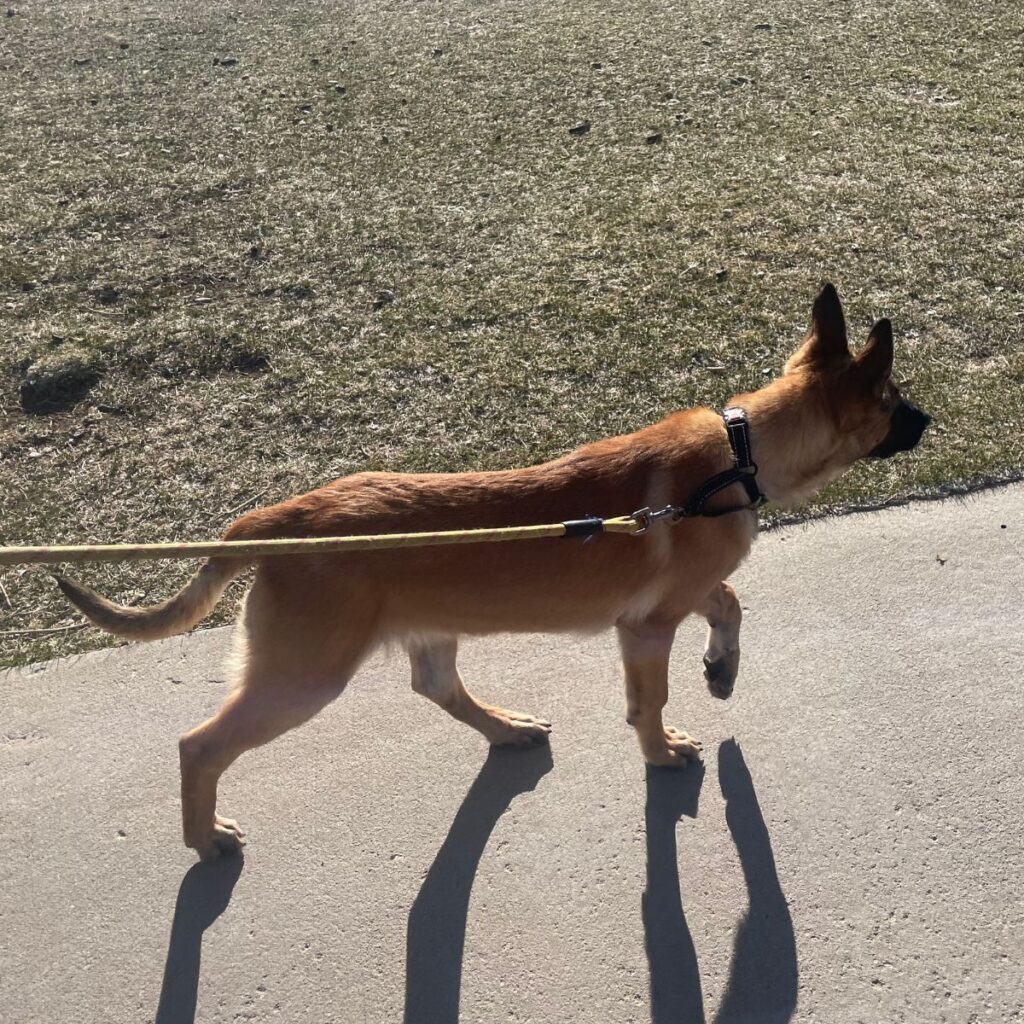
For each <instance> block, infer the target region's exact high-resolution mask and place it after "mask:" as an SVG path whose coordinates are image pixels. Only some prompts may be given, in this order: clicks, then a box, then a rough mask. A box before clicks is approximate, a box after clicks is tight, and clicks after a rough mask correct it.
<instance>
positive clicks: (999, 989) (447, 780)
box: [0, 486, 1024, 1024]
mask: <svg viewBox="0 0 1024 1024" xmlns="http://www.w3.org/2000/svg"><path fill="white" fill-rule="evenodd" d="M1022 569H1024V487H1021V486H1015V487H1007V488H1003V489H1000V490H997V491H991V492H988V493H986V494H983V495H981V496H979V497H976V498H974V499H971V500H969V501H966V502H945V503H942V504H919V505H914V506H910V507H907V508H903V509H898V510H890V511H887V512H883V513H873V514H864V515H859V516H852V517H849V518H844V519H839V520H833V521H827V522H820V523H816V524H813V525H810V526H807V527H799V528H791V529H787V530H785V531H782V532H779V533H773V534H769V535H766V536H764V537H762V538H761V539H760V540H759V541H758V543H757V544H756V545H755V547H754V551H753V553H752V555H751V559H750V561H749V563H748V564H747V565H746V566H744V567H743V569H742V570H741V571H740V572H739V573H738V574H737V576H736V578H735V583H736V586H737V589H738V591H739V593H740V597H741V600H742V603H743V605H744V607H745V608H746V609H747V611H746V621H745V624H744V636H743V650H744V661H743V665H742V667H741V671H740V678H739V683H738V685H737V691H736V695H735V696H734V698H733V699H732V700H731V701H730V702H729V703H727V704H723V703H720V702H718V701H715V700H713V699H712V698H711V697H709V696H708V695H707V693H706V692H705V690H704V687H703V683H702V681H701V651H702V646H703V641H702V636H701V632H702V631H701V630H700V629H699V628H698V625H697V624H696V623H693V624H687V625H686V626H685V627H684V628H683V629H682V630H681V631H680V636H679V640H678V642H677V646H676V655H675V661H674V677H675V681H674V684H673V690H672V694H671V697H670V701H669V709H668V713H667V715H666V721H667V722H669V723H670V724H674V725H677V726H680V727H684V728H686V729H688V730H690V731H691V732H693V733H695V734H696V735H698V736H699V737H700V738H701V739H703V741H704V744H705V750H706V752H707V758H706V761H707V763H706V771H703V772H702V771H699V770H697V769H691V770H687V771H684V772H680V773H672V772H663V771H649V772H645V770H644V767H643V764H642V762H641V760H640V757H639V752H638V749H637V746H636V743H635V741H634V739H633V737H632V735H631V730H630V729H629V728H628V727H627V726H626V724H625V722H624V720H623V697H622V692H621V684H620V679H619V671H620V670H619V666H618V662H617V657H616V649H615V644H614V639H613V637H611V636H610V635H608V636H599V637H592V638H575V637H572V638H557V637H511V638H500V639H497V640H492V641H480V642H477V643H473V644H471V645H469V646H468V647H467V649H466V653H465V656H464V658H463V671H464V675H465V677H466V679H467V682H468V685H469V686H470V688H471V689H474V690H476V691H477V692H479V693H480V694H481V695H482V696H484V697H485V698H488V699H491V700H493V701H494V702H496V703H503V704H507V705H508V706H511V707H514V708H518V709H521V710H526V711H532V712H537V713H543V714H544V715H546V716H548V717H550V718H551V719H552V721H553V722H554V724H555V732H554V737H553V742H552V745H551V749H550V750H548V749H540V750H534V751H530V752H525V753H517V752H504V751H495V752H492V753H490V754H488V752H487V749H486V747H485V746H484V745H483V743H482V741H481V740H480V738H479V737H478V736H477V735H476V734H474V733H472V732H471V731H470V730H469V729H467V728H466V727H464V726H461V725H459V724H458V723H456V722H454V721H452V720H451V719H449V718H448V717H447V716H445V715H444V714H443V713H441V712H440V711H438V710H437V709H436V708H434V707H433V706H432V705H430V704H428V703H427V702H426V701H425V700H423V699H422V698H420V697H417V696H416V695H414V694H413V693H412V692H411V690H410V688H409V683H408V668H407V665H406V663H405V660H404V658H403V657H401V656H399V655H392V656H384V655H381V656H378V657H376V658H375V659H374V660H373V661H372V662H371V663H370V664H369V665H368V666H367V667H366V668H365V670H364V671H363V672H362V673H361V675H360V676H359V677H357V679H356V680H355V681H354V682H353V684H352V685H351V686H350V688H349V690H348V691H347V692H346V693H345V695H344V696H343V697H342V698H341V699H340V700H339V701H338V702H337V703H336V704H335V705H334V706H332V707H331V708H329V709H328V711H327V712H325V713H324V714H323V715H321V716H320V717H319V718H318V719H316V720H315V721H314V722H313V723H311V724H310V725H308V726H306V727H305V728H303V729H301V730H299V731H298V732H296V733H292V734H290V735H288V736H287V737H285V738H283V739H281V740H279V741H277V742H276V743H274V744H272V745H271V746H269V747H267V748H265V749H263V750H260V751H257V752H255V753H253V754H250V755H247V756H246V757H244V758H243V759H242V760H241V761H240V762H239V763H238V764H236V765H235V766H234V768H233V769H231V770H230V771H229V772H228V774H227V776H226V777H225V780H224V783H223V785H222V787H221V808H220V809H221V811H222V813H225V814H228V815H230V816H236V817H238V818H239V819H240V820H241V822H242V825H243V827H244V828H245V829H246V830H247V832H248V834H249V846H248V847H247V848H246V855H245V858H244V861H242V860H241V859H237V858H236V859H231V860H228V861H224V862H221V863H219V864H217V865H212V866H197V865H195V864H194V862H193V857H192V854H191V852H190V851H187V850H186V849H185V848H184V847H183V846H182V845H181V839H180V833H179V820H178V819H179V806H178V791H177V787H178V771H177V749H176V739H177V736H178V734H179V733H181V732H183V731H184V730H185V729H187V728H189V727H190V726H192V725H194V724H195V723H197V722H199V721H200V720H202V719H203V718H204V717H206V716H207V715H208V714H209V713H210V712H212V711H213V710H214V708H215V707H216V706H217V705H218V704H219V702H220V700H221V698H222V697H223V695H224V692H225V689H226V683H225V681H224V676H223V670H222V658H223V655H224V653H225V650H226V647H227V643H228V633H227V632H226V631H221V630H216V631H208V632H203V633H199V634H195V635H193V636H190V637H186V638H182V639H174V640H170V641H165V642H161V643H157V644H153V645H149V646H134V647H128V648H124V649H122V650H118V651H115V652H111V653H104V654H98V655H89V656H85V657H81V658H77V659H74V660H71V661H66V662H59V663H55V664H51V665H47V666H43V667H40V668H38V669H35V670H32V669H30V670H26V671H22V672H19V673H13V674H8V675H5V676H0V778H2V780H3V787H2V793H0V1019H2V1020H3V1021H4V1022H5V1024H28V1022H33V1024H34V1022H46V1024H53V1022H58V1021H60V1022H62V1024H71V1022H79V1021H80V1022H89V1024H97V1022H122V1021H124V1022H139V1021H149V1020H153V1019H156V1020H158V1021H160V1022H161V1024H169V1022H190V1021H193V1020H200V1021H264V1020H280V1021H295V1022H327V1021H337V1022H359V1021H367V1022H392V1021H399V1020H402V1019H403V1016H404V1020H405V1021H407V1022H420V1024H451V1022H455V1021H456V1020H459V1019H461V1020H463V1021H467V1022H469V1021H472V1022H476V1021H481V1022H491V1021H494V1022H498V1021H518V1022H535V1024H554V1022H566V1024H568V1022H573V1024H576V1022H583V1021H586V1022H608V1024H612V1022H615V1024H618V1022H626V1021H649V1020H651V1021H654V1022H655V1024H668V1022H673V1024H689V1022H697V1021H704V1020H707V1021H716V1022H721V1024H725V1022H739V1021H758V1022H761V1021H770V1022H777V1024H782V1022H785V1021H789V1020H795V1021H820V1022H823V1024H825V1022H828V1024H835V1022H844V1021H865V1022H871V1024H877V1022H882V1021H911V1022H923V1021H928V1022H933V1021H951V1022H952V1021H957V1022H961V1024H964V1022H970V1021H1000V1022H1004V1021H1020V1020H1024V903H1022V899H1021V880H1022V878H1024V741H1022V737H1021V731H1020V722H1021V713H1022V710H1024V684H1022V679H1021V671H1022V666H1024V640H1022V634H1024V613H1022V610H1021V606H1022V600H1024V582H1022V580H1024V576H1022Z"/></svg>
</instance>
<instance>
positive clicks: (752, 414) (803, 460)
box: [730, 375, 847, 508]
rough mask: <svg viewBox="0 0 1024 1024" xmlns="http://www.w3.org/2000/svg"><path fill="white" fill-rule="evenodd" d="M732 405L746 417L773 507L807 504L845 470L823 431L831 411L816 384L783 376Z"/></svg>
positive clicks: (760, 477) (761, 477) (760, 481)
mask: <svg viewBox="0 0 1024 1024" xmlns="http://www.w3.org/2000/svg"><path fill="white" fill-rule="evenodd" d="M730 404H733V405H738V406H740V407H741V408H743V409H745V410H746V412H747V419H748V421H749V423H750V445H751V454H752V456H753V460H754V462H755V463H757V482H758V485H759V486H760V488H761V490H762V491H763V492H764V494H765V495H766V496H767V497H768V500H769V501H770V502H771V503H772V504H773V505H777V506H780V507H783V508H786V507H790V506H792V505H797V504H799V503H800V502H802V501H806V500H807V499H808V498H810V497H812V496H813V495H814V494H816V493H817V492H818V491H820V490H821V488H822V487H824V486H825V485H826V484H827V483H829V482H830V481H831V480H834V479H835V478H836V477H837V476H839V475H840V474H841V473H842V472H843V470H844V469H846V468H847V466H846V464H845V463H843V462H842V461H840V460H838V459H837V448H836V444H835V441H834V439H833V438H832V437H831V436H830V432H829V431H827V430H822V429H820V424H821V422H822V417H823V416H826V417H827V416H828V411H827V409H826V408H825V399H824V396H823V394H822V393H821V391H820V389H819V388H817V387H815V385H814V384H813V382H810V381H807V380H806V379H803V378H800V377H797V376H796V375H790V376H786V377H780V378H779V379H778V380H775V381H773V382H772V383H771V384H769V385H768V386H767V387H764V388H762V389H761V390H760V391H755V392H752V393H751V394H748V395H738V396H737V397H736V398H734V399H733V400H732V402H731V403H730Z"/></svg>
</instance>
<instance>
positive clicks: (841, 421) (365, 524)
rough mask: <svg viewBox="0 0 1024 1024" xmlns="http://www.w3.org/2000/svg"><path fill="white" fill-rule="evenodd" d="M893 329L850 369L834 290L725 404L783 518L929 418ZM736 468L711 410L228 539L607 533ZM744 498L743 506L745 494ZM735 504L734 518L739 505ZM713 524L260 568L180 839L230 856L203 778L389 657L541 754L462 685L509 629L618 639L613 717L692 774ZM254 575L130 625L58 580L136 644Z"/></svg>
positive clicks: (193, 587)
mask: <svg viewBox="0 0 1024 1024" xmlns="http://www.w3.org/2000/svg"><path fill="white" fill-rule="evenodd" d="M892 360H893V344H892V328H891V325H890V324H889V321H888V320H880V321H879V322H878V323H877V324H875V326H874V328H873V329H872V331H871V334H870V336H869V338H868V341H867V344H866V346H865V347H864V349H863V350H862V351H861V352H860V353H859V354H857V355H853V354H852V353H851V352H850V350H849V348H848V346H847V340H846V326H845V323H844V319H843V311H842V307H841V306H840V303H839V298H838V296H837V295H836V291H835V289H834V288H833V287H832V286H831V285H827V286H826V287H825V288H824V290H823V291H822V292H821V294H820V295H819V296H818V298H817V300H816V301H815V303H814V309H813V312H812V319H811V328H810V333H809V334H808V336H807V338H806V340H805V341H804V342H803V344H802V345H801V346H800V348H799V349H798V350H797V352H796V353H795V355H793V357H792V358H791V359H790V360H789V362H788V363H787V365H786V369H785V373H784V375H783V376H782V377H780V378H779V379H778V380H776V381H773V382H772V383H770V384H769V385H768V386H767V387H764V388H762V389H761V390H760V391H756V392H753V393H751V394H746V395H739V396H737V397H736V398H734V399H733V401H732V403H731V405H732V406H738V407H740V408H742V409H743V410H745V411H746V414H747V419H748V422H749V435H748V437H749V442H750V447H751V453H752V457H753V461H754V462H755V463H756V466H757V471H756V472H757V477H756V479H757V481H758V484H759V486H760V488H761V490H762V492H763V493H764V494H765V495H766V496H767V498H768V499H770V500H771V501H772V502H773V503H775V504H776V505H789V504H792V503H794V502H798V501H800V500H802V499H805V498H807V497H808V496H810V495H811V494H813V493H814V492H815V491H817V490H818V489H819V488H820V487H822V486H823V485H824V484H825V483H827V482H828V481H830V480H832V479H834V478H835V477H836V476H838V475H839V474H840V473H842V472H843V471H844V470H845V469H847V468H848V467H849V466H851V465H852V464H853V463H854V462H856V461H857V460H858V459H860V458H863V457H865V456H868V455H875V456H880V457H885V456H888V455H892V454H894V453H895V452H897V451H903V450H908V449H910V448H913V447H914V445H916V444H917V442H918V440H919V439H920V437H921V434H922V433H923V431H924V428H925V427H926V426H927V424H928V422H929V418H928V417H927V416H926V415H925V414H924V413H923V412H921V411H920V410H918V409H915V408H914V407H913V406H912V405H910V404H909V403H908V402H906V401H903V400H901V398H900V396H899V394H898V392H897V390H896V387H895V386H894V385H893V383H892V381H891V380H890V373H891V369H892ZM734 464H735V452H734V449H733V447H732V445H731V442H730V438H729V436H728V435H727V431H726V428H725V426H724V424H723V418H722V416H721V415H720V414H719V413H716V412H714V411H712V410H710V409H705V408H698V409H691V410H689V411H686V412H679V413H675V414H674V415H671V416H669V417H668V418H667V419H664V420H662V421H661V422H660V423H656V424H655V425H654V426H651V427H647V428H645V429H643V430H640V431H638V432H637V433H635V434H629V435H626V436H624V437H615V438H610V439H608V440H605V441H598V442H596V443H594V444H589V445H586V446H585V447H583V448H580V449H578V450H577V451H574V452H571V453H570V454H568V455H565V456H563V457H562V458H560V459H556V460H554V461H553V462H548V463H545V464H543V465H540V466H532V467H530V468H528V469H516V470H508V471H505V472H492V473H453V474H443V475H442V474H437V475H405V474H388V473H361V474H358V475H356V476H351V477H346V478H344V479H342V480H337V481H335V482H334V483H332V484H329V485H328V486H326V487H322V488H320V489H319V490H316V491H312V492H311V493H309V494H304V495H301V496H299V497H296V498H292V499H291V500H289V501H286V502H283V503H282V504H280V505H274V506H272V507H270V508H264V509H257V510H255V511H253V512H250V513H248V514H246V515H244V516H242V517H241V518H240V519H238V520H236V521H235V522H234V523H233V524H232V525H231V527H230V528H229V529H228V531H227V532H226V534H225V535H224V536H225V538H226V539H228V540H241V539H262V538H272V537H309V536H341V535H353V534H367V533H392V532H394V533H399V532H414V531H426V530H457V529H463V528H473V527H501V526H515V525H529V524H535V523H549V522H557V521H562V520H569V519H577V518H579V517H580V516H581V515H596V516H602V517H612V516H621V515H624V514H628V513H630V512H631V511H633V510H635V509H639V508H641V507H642V506H650V507H651V508H654V509H660V508H662V507H663V506H666V505H669V504H672V503H680V504H682V503H684V502H686V501H687V499H689V498H690V497H692V496H693V494H694V493H695V492H697V491H698V490H699V489H700V488H701V486H702V484H703V483H704V482H705V481H706V480H708V479H709V478H711V477H713V476H715V475H716V474H718V473H720V472H722V471H723V470H727V469H729V468H730V467H732V466H733V465H734ZM755 493H756V492H755ZM740 506H745V507H744V508H742V509H740V508H739V507H740ZM728 509H734V511H731V512H728V511H727V512H726V514H722V515H718V516H714V515H711V514H705V515H701V516H697V517H694V518H687V519H683V520H681V521H679V522H676V523H672V522H668V521H661V522H656V523H654V524H652V526H651V528H650V530H649V531H648V532H647V533H646V534H644V535H643V536H640V537H633V536H628V535H621V534H620V535H600V536H595V537H593V538H592V539H591V540H590V541H589V542H587V543H584V542H583V541H581V540H550V539H548V540H531V541H523V542H517V543H514V544H500V543H499V544H479V545H470V546H460V547H449V548H437V547H434V548H417V549H405V550H393V551H381V552H351V553H345V554H326V555H325V554H321V555H315V556H314V555H310V556H286V557H280V558H268V559H264V560H262V561H259V562H258V564H257V571H256V580H255V583H254V584H253V587H252V589H251V590H250V591H249V594H248V597H247V600H246V602H245V606H244V611H243V614H242V621H241V629H240V630H239V638H240V639H239V645H238V682H237V686H236V687H235V689H234V691H233V692H232V693H231V695H230V696H229V697H228V698H227V700H226V701H225V703H224V705H223V707H221V709H220V710H219V711H218V712H217V714H216V715H214V716H213V717H212V718H211V719H210V720H209V721H207V722H204V723H203V724H202V725H200V726H199V727H198V728H196V729H193V730H192V731H191V732H189V733H187V734H186V735H185V736H183V737H182V739H181V743H180V752H181V788H182V815H183V819H184V834H185V842H186V844H187V845H188V846H191V847H193V848H194V849H195V850H196V851H198V853H199V855H200V856H202V857H209V856H215V855H216V854H217V853H218V852H219V851H220V850H232V849H236V848H237V847H238V846H239V845H240V844H241V838H242V833H241V832H240V831H239V828H238V825H237V824H236V823H235V822H233V821H230V820H228V819H226V818H222V817H220V816H219V815H218V814H217V813H216V797H217V781H218V779H219V778H220V775H221V774H222V773H223V772H224V770H225V769H226V768H227V767H228V765H230V764H231V763H232V762H233V761H234V760H235V758H237V757H238V756H239V755H240V754H241V753H243V752H244V751H246V750H249V749H251V748H253V747H257V746H259V745H260V744H263V743H268V742H269V741H270V740H272V739H273V738H274V737H275V736H279V735H281V733H283V732H285V731H286V730H287V729H291V728H293V727H295V726H297V725H299V724H301V723H302V722H305V721H307V720H308V719H309V718H311V717H312V716H313V715H315V714H316V713H317V712H318V711H319V710H320V709H321V708H323V707H324V706H325V705H326V704H327V703H328V702H330V701H331V700H333V699H334V698H335V697H337V696H338V694H340V693H341V691H342V690H343V689H344V687H345V684H346V683H347V682H348V680H349V679H350V678H351V677H352V675H353V673H354V672H355V671H356V669H357V668H358V666H359V664H360V662H361V661H362V660H363V659H364V658H365V657H366V656H367V654H368V653H369V652H370V651H372V650H373V649H374V648H375V647H377V646H378V645H379V644H381V643H382V642H385V641H389V640H391V641H395V640H397V641H399V642H401V643H403V644H404V645H405V647H406V648H407V650H408V652H409V658H410V660H411V662H412V685H413V689H414V690H416V692H417V693H422V694H423V695H424V696H426V697H429V698H430V699H431V700H432V701H434V702H435V703H437V704H439V705H440V706H441V707H442V708H444V709H445V710H446V711H447V712H448V713H449V714H451V715H454V716H455V717H456V718H458V719H460V720H461V721H463V722H466V723H467V724H469V725H471V726H473V727H474V728H475V729H478V730H479V731H480V732H481V733H483V735H484V736H485V737H486V738H487V740H488V741H489V742H491V743H494V744H515V745H526V744H531V743H535V742H539V741H543V740H545V738H546V736H547V734H548V732H549V731H550V728H551V727H550V724H549V723H548V722H546V721H544V720H543V719H541V718H535V717H533V716H532V715H525V714H520V713H518V712H514V711H506V710H504V709H503V708H498V707H493V706H491V705H489V704H486V703H484V702H483V701H480V700H478V699H477V698H476V697H474V696H473V695H472V694H471V693H470V692H469V691H468V690H467V689H466V688H465V686H464V685H463V682H462V679H461V678H460V677H459V672H458V669H457V668H456V664H455V654H456V647H457V643H458V636H459V634H462V633H470V634H482V633H495V632H506V631H523V632H530V631H546V632H558V631H574V630H585V631H596V630H602V629H607V628H609V627H611V626H615V628H616V629H617V630H618V634H619V641H620V644H621V648H622V659H623V663H624V667H625V680H626V718H627V721H629V722H630V723H631V724H632V725H633V726H634V728H635V729H636V731H637V735H638V737H639V740H640V747H641V749H642V750H643V754H644V757H645V758H646V759H647V760H648V761H649V762H650V763H652V764H656V765H677V764H681V763H683V762H684V761H685V760H686V759H688V758H698V757H699V756H700V750H701V746H700V743H699V742H697V741H696V740H695V739H693V738H692V737H690V736H688V735H687V734H686V733H685V732H683V731H681V730H678V729H674V728H671V727H666V726H665V725H664V724H663V723H662V719H661V711H662V708H663V707H664V705H665V701H666V698H667V695H668V661H669V651H670V649H671V647H672V640H673V636H674V634H675V630H676V626H677V625H678V624H679V622H680V621H681V620H682V619H683V618H685V617H686V616H687V615H689V614H691V613H693V612H696V613H698V614H700V615H702V616H704V617H705V618H706V619H707V621H708V625H709V626H710V632H709V635H708V642H707V650H706V652H705V656H704V663H705V666H706V673H705V675H706V677H707V679H708V685H709V688H710V690H711V692H712V693H713V694H714V695H715V696H718V697H727V696H729V694H730V693H731V692H732V687H733V683H734V681H735V679H736V672H737V668H738V666H739V627H740V606H739V603H738V602H737V600H736V595H735V593H734V592H733V590H732V588H731V587H729V586H728V585H727V584H726V583H723V582H722V581H723V580H724V579H725V578H726V577H727V576H728V575H729V574H730V573H731V572H733V570H734V569H735V568H736V567H737V566H738V565H739V563H740V561H741V560H742V559H743V558H744V556H745V555H746V554H747V551H748V550H749V548H750V545H751V542H752V541H753V539H754V536H755V535H756V533H757V514H756V512H755V511H754V510H753V509H752V508H751V507H750V502H749V498H748V494H747V492H746V490H745V488H744V487H742V486H740V484H739V483H736V484H732V485H731V486H729V487H727V488H726V489H724V490H722V491H721V492H719V493H718V494H716V495H714V496H713V497H711V498H710V499H709V501H708V503H707V506H706V513H714V512H716V511H718V512H720V511H722V510H728ZM246 568H247V563H246V561H244V560H241V559H231V558H214V559H211V560H210V561H209V562H207V563H206V565H204V566H203V568H202V569H200V571H199V572H198V573H197V574H196V576H195V577H194V578H193V579H192V581H191V582H190V583H189V584H188V585H187V586H186V587H185V589H184V590H182V591H181V592H180V593H179V594H178V595H177V596H176V597H173V598H171V599H170V600H169V601H167V602H165V603H164V604H162V605H159V606H157V607H154V608H146V609H139V608H123V607H119V606H117V605H114V604H112V603H110V602H109V601H107V600H105V599H104V598H102V597H100V596H99V595H97V594H95V593H94V592H93V591H90V590H88V589H87V588H85V587H82V586H80V585H78V584H76V583H72V582H71V581H69V580H60V581H59V582H60V584H61V587H62V589H63V590H64V593H65V594H66V595H67V596H68V597H69V598H70V599H71V601H73V602H74V603H75V604H76V605H77V606H78V607H79V608H80V609H81V610H82V611H83V612H84V613H85V614H86V615H87V616H88V617H89V618H90V619H91V620H92V621H93V622H94V623H96V624H97V625H98V626H100V627H102V628H103V629H106V630H108V631H109V632H112V633H116V634H118V635H120V636H124V637H129V638H137V639H150V638H156V637H165V636H169V635H171V634H173V633H178V632H182V631H185V630H187V629H190V628H191V627H192V626H194V625H195V624H196V622H198V621H199V620H200V619H201V618H202V617H203V616H204V615H207V614H208V613H209V611H210V610H211V609H212V608H213V606H214V605H215V604H216V602H217V600H218V599H219V597H220V596H221V594H222V593H223V591H224V588H225V587H226V586H227V584H228V582H229V581H230V580H231V579H233V578H234V577H235V576H237V575H239V574H240V573H241V572H243V571H244V570H245V569H246Z"/></svg>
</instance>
